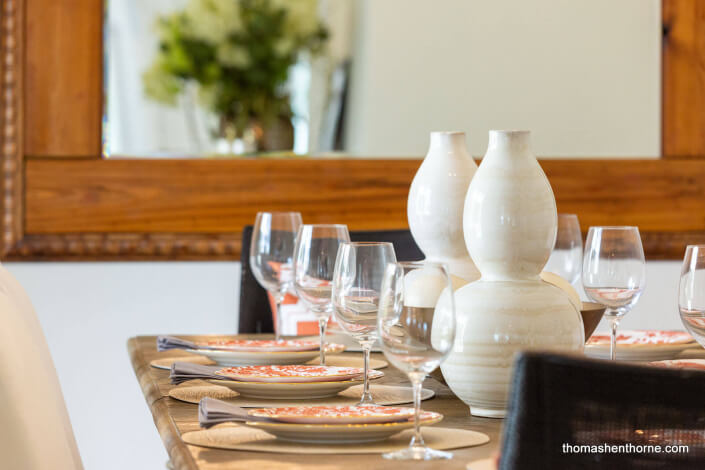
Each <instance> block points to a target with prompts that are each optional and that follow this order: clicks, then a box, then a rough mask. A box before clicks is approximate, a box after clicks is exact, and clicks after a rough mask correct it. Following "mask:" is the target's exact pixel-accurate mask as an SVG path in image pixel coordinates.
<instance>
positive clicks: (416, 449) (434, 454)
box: [382, 446, 453, 460]
mask: <svg viewBox="0 0 705 470" xmlns="http://www.w3.org/2000/svg"><path fill="white" fill-rule="evenodd" d="M382 457H384V458H385V459H389V460H441V459H452V458H453V454H452V453H451V452H444V451H442V450H434V449H431V448H428V447H422V446H411V447H407V448H406V449H402V450H397V451H396V452H388V453H386V454H382Z"/></svg>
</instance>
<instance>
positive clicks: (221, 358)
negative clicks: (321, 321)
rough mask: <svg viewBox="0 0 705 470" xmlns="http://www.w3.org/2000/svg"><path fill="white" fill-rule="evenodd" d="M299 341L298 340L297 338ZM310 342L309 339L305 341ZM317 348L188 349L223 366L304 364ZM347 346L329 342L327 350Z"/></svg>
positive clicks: (313, 356) (341, 348)
mask: <svg viewBox="0 0 705 470" xmlns="http://www.w3.org/2000/svg"><path fill="white" fill-rule="evenodd" d="M297 341H298V340H297ZM304 342H306V343H308V341H304ZM315 345H316V348H315V349H305V350H296V351H283V350H277V351H266V350H264V349H262V350H257V351H247V350H237V349H187V351H188V352H191V353H194V354H199V355H201V356H205V357H207V358H208V359H210V360H212V361H213V362H215V363H216V364H218V365H221V366H255V365H273V364H303V363H306V362H308V361H310V360H311V359H315V358H317V357H318V355H319V350H318V343H315ZM344 350H345V346H343V345H342V344H332V343H329V344H328V345H327V346H326V352H327V353H329V354H336V353H340V352H343V351H344Z"/></svg>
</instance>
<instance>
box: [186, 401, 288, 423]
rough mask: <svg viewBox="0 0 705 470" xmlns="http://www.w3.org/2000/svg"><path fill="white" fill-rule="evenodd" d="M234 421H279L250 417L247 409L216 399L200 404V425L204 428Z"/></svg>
mask: <svg viewBox="0 0 705 470" xmlns="http://www.w3.org/2000/svg"><path fill="white" fill-rule="evenodd" d="M232 421H239V422H242V421H269V422H274V421H277V420H275V419H272V418H263V417H258V416H250V415H249V414H248V412H247V410H246V409H245V408H241V407H239V406H237V405H232V404H230V403H226V402H224V401H222V400H216V399H215V398H208V397H206V398H203V399H201V402H200V403H199V404H198V424H200V425H201V427H202V428H210V427H211V426H215V425H216V424H220V423H228V422H232Z"/></svg>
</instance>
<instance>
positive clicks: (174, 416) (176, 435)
mask: <svg viewBox="0 0 705 470" xmlns="http://www.w3.org/2000/svg"><path fill="white" fill-rule="evenodd" d="M179 337H180V338H184V339H188V340H191V341H196V342H202V341H208V340H214V339H234V338H239V339H254V338H256V339H265V338H271V335H236V336H222V335H217V336H216V335H199V336H183V335H180V336H179ZM127 348H128V352H129V355H130V360H131V362H132V367H133V369H134V371H135V375H136V376H137V380H138V382H139V385H140V387H141V389H142V392H143V394H144V397H145V400H146V402H147V405H148V407H149V410H150V411H151V413H152V417H153V419H154V424H155V426H156V427H157V430H158V432H159V434H160V436H161V438H162V441H163V443H164V447H165V448H166V450H167V453H168V454H169V459H170V460H169V468H173V469H177V470H230V469H233V470H235V469H247V470H253V469H274V470H295V469H303V468H313V469H317V470H329V469H331V470H332V469H372V468H374V469H395V470H397V469H398V468H399V466H400V465H404V466H406V465H410V466H412V467H413V468H418V469H431V468H443V469H444V470H445V469H448V470H451V469H463V470H464V469H465V468H466V466H467V464H468V463H469V462H471V461H475V460H479V459H487V458H490V457H492V456H494V455H496V454H497V453H498V452H499V447H500V435H501V434H500V433H501V427H502V420H501V419H492V418H480V417H476V416H472V415H471V414H470V410H469V408H468V406H467V405H466V404H465V403H463V402H462V401H460V399H458V398H457V397H456V396H455V395H454V394H453V393H452V392H451V391H450V389H449V388H448V387H447V386H446V385H444V384H443V383H442V377H441V376H440V375H439V374H438V373H435V374H431V376H429V377H428V378H427V379H426V380H425V382H424V388H427V389H431V390H433V391H434V392H435V396H434V397H433V398H431V399H428V400H425V401H423V403H422V408H423V409H424V410H428V411H435V412H438V413H442V414H443V416H444V418H443V421H442V423H441V425H442V426H443V427H446V428H460V429H470V430H473V431H479V432H482V433H485V434H487V435H488V436H489V438H490V441H489V442H488V443H486V444H483V445H479V446H475V447H468V448H461V449H454V450H452V452H453V454H454V456H453V459H451V460H433V461H413V462H403V463H402V462H399V461H395V460H385V459H383V458H382V456H381V455H380V454H341V455H335V456H331V455H315V454H284V453H265V452H249V451H247V452H246V451H239V450H222V449H214V448H206V447H200V446H195V445H190V444H187V443H186V442H184V441H183V440H182V438H181V436H182V435H183V434H184V433H187V432H191V431H197V430H199V429H200V428H199V424H198V405H196V404H191V403H186V402H182V401H179V400H176V399H174V398H171V397H170V396H169V391H170V390H171V389H172V388H173V387H174V385H172V384H171V381H170V379H169V371H168V370H164V369H158V368H155V367H152V366H151V365H150V363H151V361H153V360H154V359H158V358H169V357H183V356H184V355H186V354H187V353H185V352H184V351H180V350H170V351H163V352H158V351H157V348H156V336H136V337H133V338H130V339H129V340H128V342H127ZM342 354H345V355H349V356H354V357H358V356H360V357H361V353H359V352H345V353H342ZM372 357H373V358H377V359H383V355H382V354H380V353H373V355H372ZM384 373H385V375H384V377H383V378H382V379H380V381H379V382H376V383H380V384H383V385H408V386H410V384H409V381H408V379H407V378H406V375H405V374H404V373H403V372H401V371H400V370H398V369H396V368H395V367H394V366H393V365H391V364H389V366H388V367H387V368H385V369H384ZM309 404H310V405H315V400H311V401H310V402H302V405H309ZM409 406H411V405H409ZM302 445H305V444H302Z"/></svg>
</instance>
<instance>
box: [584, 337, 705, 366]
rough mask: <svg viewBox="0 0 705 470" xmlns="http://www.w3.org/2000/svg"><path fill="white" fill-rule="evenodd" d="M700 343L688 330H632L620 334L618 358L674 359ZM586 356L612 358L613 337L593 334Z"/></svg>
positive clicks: (640, 359) (635, 359) (631, 359)
mask: <svg viewBox="0 0 705 470" xmlns="http://www.w3.org/2000/svg"><path fill="white" fill-rule="evenodd" d="M693 347H697V343H696V342H695V340H694V339H693V337H692V336H690V334H688V333H687V332H685V331H664V330H633V331H622V332H620V333H619V334H618V335H617V359H622V360H625V361H660V360H664V359H673V358H675V357H676V356H678V354H680V353H681V352H682V351H685V350H686V349H689V348H693ZM585 355H586V356H589V357H595V358H598V359H609V356H610V337H609V335H606V334H594V335H592V337H591V338H590V339H589V340H588V342H587V343H586V344H585Z"/></svg>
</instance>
